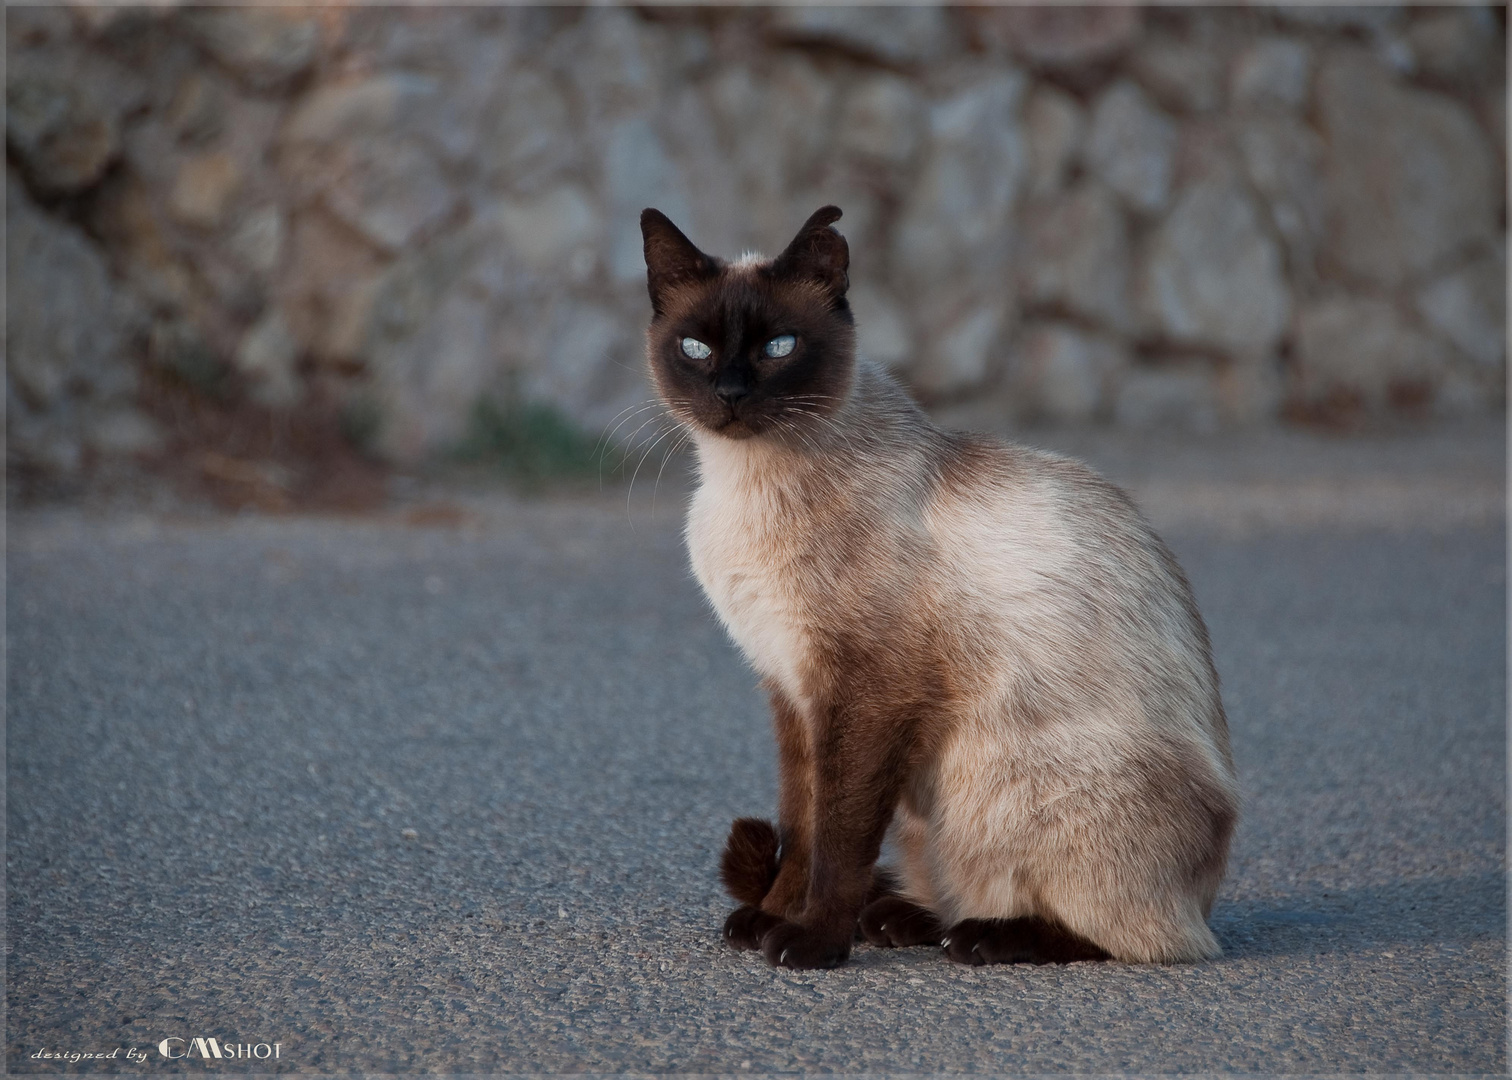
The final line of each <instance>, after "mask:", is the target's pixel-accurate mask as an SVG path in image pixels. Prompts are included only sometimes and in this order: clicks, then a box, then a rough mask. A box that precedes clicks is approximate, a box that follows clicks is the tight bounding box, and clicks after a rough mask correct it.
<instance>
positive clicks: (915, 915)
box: [860, 896, 945, 949]
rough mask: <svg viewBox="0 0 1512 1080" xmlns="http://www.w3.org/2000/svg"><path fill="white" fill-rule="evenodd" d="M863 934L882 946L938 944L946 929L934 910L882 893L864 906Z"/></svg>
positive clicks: (900, 946)
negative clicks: (881, 895) (882, 894)
mask: <svg viewBox="0 0 1512 1080" xmlns="http://www.w3.org/2000/svg"><path fill="white" fill-rule="evenodd" d="M860 926H861V936H862V937H864V938H865V939H866V940H867V941H869V942H871V943H872V944H873V945H875V946H877V947H878V948H882V949H901V948H907V947H909V946H910V945H938V944H939V943H940V939H941V938H942V937H944V936H945V928H944V927H943V926H942V925H940V920H939V919H937V918H935V916H934V912H932V911H930V910H929V909H928V908H922V907H920V906H919V905H918V904H914V903H910V902H909V901H907V900H905V899H903V898H902V897H901V896H883V897H881V898H879V899H877V900H873V901H872V902H871V903H870V904H867V905H866V907H864V908H862V909H861V920H860Z"/></svg>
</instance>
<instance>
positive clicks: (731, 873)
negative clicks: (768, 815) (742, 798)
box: [719, 817, 778, 907]
mask: <svg viewBox="0 0 1512 1080" xmlns="http://www.w3.org/2000/svg"><path fill="white" fill-rule="evenodd" d="M777 847H778V842H777V830H776V829H774V828H773V827H772V823H771V822H770V821H764V820H762V819H761V818H748V817H743V818H736V819H735V821H734V823H733V824H731V826H730V837H729V839H728V840H726V841H725V849H724V854H723V855H722V856H720V859H719V880H720V881H722V882H724V887H725V892H727V893H729V894H730V896H731V897H732V898H734V899H735V901H736V902H738V903H741V904H749V905H750V906H751V907H758V906H760V904H761V901H762V900H763V899H765V898H766V894H767V890H768V889H770V888H771V887H772V882H773V881H775V880H776V879H777Z"/></svg>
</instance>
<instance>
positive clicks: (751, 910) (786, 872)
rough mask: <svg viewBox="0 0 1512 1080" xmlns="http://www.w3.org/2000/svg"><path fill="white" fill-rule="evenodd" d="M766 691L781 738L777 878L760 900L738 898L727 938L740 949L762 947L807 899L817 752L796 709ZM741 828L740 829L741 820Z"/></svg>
mask: <svg viewBox="0 0 1512 1080" xmlns="http://www.w3.org/2000/svg"><path fill="white" fill-rule="evenodd" d="M767 690H768V693H769V694H770V695H771V700H772V726H773V728H774V729H775V731H776V735H777V775H778V791H777V834H776V837H777V852H776V859H777V874H776V877H775V878H773V879H772V880H771V884H770V886H769V887H767V888H766V889H765V893H764V895H763V896H762V897H761V898H760V900H759V901H757V900H756V898H755V897H754V896H751V895H748V894H747V895H736V899H737V900H740V901H742V903H741V906H740V907H738V908H736V909H735V910H734V911H733V912H732V913H731V914H730V917H729V918H728V919H726V920H725V925H724V937H725V941H727V942H728V943H729V944H730V945H731V946H733V947H734V948H737V949H759V948H760V947H761V939H762V937H763V935H765V934H766V933H767V931H769V930H770V929H772V927H774V926H776V925H777V924H778V923H781V922H782V921H783V920H785V919H797V918H798V917H799V916H800V915H802V914H803V909H804V905H805V904H806V903H807V900H808V888H809V844H810V835H811V832H812V821H811V819H812V816H813V790H814V789H813V768H814V765H813V753H812V751H811V749H810V747H809V737H808V731H807V729H806V728H805V727H804V724H803V718H802V716H800V715H799V713H798V710H797V708H796V707H795V706H794V705H793V703H792V702H791V701H789V700H788V698H787V696H786V695H785V694H783V693H782V691H781V690H779V689H777V687H775V686H773V685H771V684H768V686H767ZM742 820H746V819H742ZM736 825H737V828H739V827H740V822H737V823H736ZM756 832H757V830H756V829H755V828H753V827H752V826H751V825H746V826H745V827H744V829H743V833H744V834H745V835H744V837H743V839H746V840H754V839H755V833H756ZM761 842H762V843H765V841H764V840H762V841H761ZM735 843H736V830H735V829H732V830H731V833H730V843H729V844H728V845H727V846H726V852H727V857H728V853H729V852H730V851H732V850H733V848H734V845H735ZM729 884H730V883H729V882H728V881H727V882H726V885H727V886H728V885H729ZM731 892H732V894H734V892H735V890H734V889H731Z"/></svg>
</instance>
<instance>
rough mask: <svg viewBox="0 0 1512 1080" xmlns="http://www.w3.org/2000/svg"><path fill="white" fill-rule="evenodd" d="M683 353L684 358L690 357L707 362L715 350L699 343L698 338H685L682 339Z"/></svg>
mask: <svg viewBox="0 0 1512 1080" xmlns="http://www.w3.org/2000/svg"><path fill="white" fill-rule="evenodd" d="M682 351H683V355H684V356H687V357H690V358H691V359H694V360H707V359H708V358H709V354H710V353H711V352H713V351H714V350H712V349H710V348H709V347H708V346H707V345H705V344H704V343H703V342H701V341H699V340H698V339H697V338H690V337H685V338H683V339H682Z"/></svg>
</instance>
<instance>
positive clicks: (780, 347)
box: [761, 334, 798, 359]
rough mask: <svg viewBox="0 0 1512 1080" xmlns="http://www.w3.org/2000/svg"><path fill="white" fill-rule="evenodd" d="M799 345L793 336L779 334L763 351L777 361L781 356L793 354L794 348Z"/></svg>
mask: <svg viewBox="0 0 1512 1080" xmlns="http://www.w3.org/2000/svg"><path fill="white" fill-rule="evenodd" d="M797 344H798V339H797V338H795V337H794V336H793V335H792V334H778V335H777V336H776V337H774V338H773V339H772V340H771V341H769V342H767V343H766V346H765V347H764V348H763V349H762V350H761V351H762V352H764V353H766V354H767V355H768V356H770V357H772V358H773V359H776V358H777V357H779V356H786V355H787V354H788V353H790V352H792V351H793V346H795V345H797Z"/></svg>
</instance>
